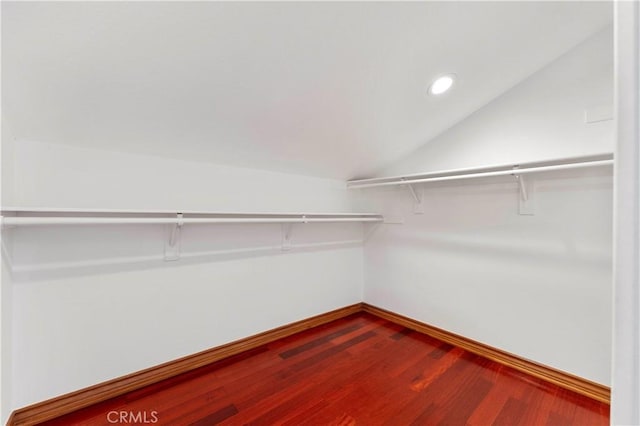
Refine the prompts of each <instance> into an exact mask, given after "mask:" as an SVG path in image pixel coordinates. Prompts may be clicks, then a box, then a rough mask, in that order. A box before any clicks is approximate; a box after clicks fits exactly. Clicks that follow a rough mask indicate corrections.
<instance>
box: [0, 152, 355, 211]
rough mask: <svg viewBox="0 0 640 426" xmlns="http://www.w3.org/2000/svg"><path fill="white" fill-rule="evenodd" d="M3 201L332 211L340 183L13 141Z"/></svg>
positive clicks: (340, 202)
mask: <svg viewBox="0 0 640 426" xmlns="http://www.w3.org/2000/svg"><path fill="white" fill-rule="evenodd" d="M13 157H14V163H13V167H14V172H13V173H14V177H13V184H14V187H13V188H12V189H13V191H11V194H10V195H11V199H5V200H4V201H5V202H4V205H5V206H7V205H17V206H20V207H49V208H52V207H76V208H97V209H118V208H119V209H158V210H162V209H167V210H176V209H182V210H210V211H225V212H226V211H240V212H243V211H258V212H287V211H294V212H295V211H308V212H316V211H317V212H333V211H345V209H349V208H350V205H349V198H348V194H347V191H346V190H345V185H344V182H342V181H338V180H330V179H321V178H313V177H306V176H298V175H289V174H284V173H277V172H270V171H264V170H255V169H244V168H237V167H227V166H219V165H212V164H210V163H205V162H202V163H199V162H189V161H179V160H171V159H168V158H162V157H151V156H144V155H133V154H127V153H121V152H112V151H103V150H95V149H84V148H78V147H73V146H65V145H59V144H49V143H42V142H32V141H22V140H21V141H19V142H16V143H15V146H14V153H13Z"/></svg>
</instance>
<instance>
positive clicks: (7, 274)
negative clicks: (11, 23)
mask: <svg viewBox="0 0 640 426" xmlns="http://www.w3.org/2000/svg"><path fill="white" fill-rule="evenodd" d="M0 126H1V127H2V146H1V147H0V157H1V158H0V165H1V170H0V200H2V201H3V203H4V201H5V200H6V199H9V198H10V197H11V190H12V185H11V182H12V179H13V143H14V136H13V133H12V131H11V129H10V128H9V124H8V123H7V120H6V117H5V116H4V115H3V116H2V122H1V123H0ZM9 244H10V240H9V239H8V238H7V236H6V235H4V232H0V248H1V250H2V254H1V256H2V261H1V263H0V269H1V274H0V277H1V278H0V280H1V281H0V333H1V336H0V422H2V424H4V423H5V422H6V420H7V418H8V417H9V414H10V411H11V376H12V373H11V336H12V332H11V324H12V318H11V317H12V315H11V313H12V309H11V301H12V295H11V293H12V289H13V283H12V277H11V271H10V268H9V265H8V259H7V258H6V256H7V255H8V253H7V252H6V250H5V247H8V246H9Z"/></svg>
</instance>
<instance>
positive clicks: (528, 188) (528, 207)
mask: <svg viewBox="0 0 640 426" xmlns="http://www.w3.org/2000/svg"><path fill="white" fill-rule="evenodd" d="M513 171H514V173H512V176H513V177H514V178H515V179H516V182H518V190H519V197H518V213H519V214H521V215H527V216H531V215H533V214H534V211H535V210H534V207H535V205H534V202H533V195H534V193H533V191H532V189H533V185H532V183H533V182H531V181H527V179H526V178H525V177H524V176H523V175H521V174H518V173H517V171H518V166H514V168H513Z"/></svg>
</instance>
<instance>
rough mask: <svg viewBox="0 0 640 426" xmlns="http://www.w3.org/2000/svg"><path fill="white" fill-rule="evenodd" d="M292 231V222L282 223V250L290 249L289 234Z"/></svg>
mask: <svg viewBox="0 0 640 426" xmlns="http://www.w3.org/2000/svg"><path fill="white" fill-rule="evenodd" d="M292 233H293V223H283V224H282V251H289V250H291V235H292Z"/></svg>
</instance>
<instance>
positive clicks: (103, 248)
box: [3, 141, 363, 408]
mask: <svg viewBox="0 0 640 426" xmlns="http://www.w3.org/2000/svg"><path fill="white" fill-rule="evenodd" d="M14 158H15V164H14V166H15V168H14V172H15V178H14V179H13V183H14V185H15V187H14V190H15V191H14V194H16V198H15V199H14V200H12V201H13V202H12V203H11V204H17V205H20V206H29V207H78V208H79V207H84V208H103V209H118V208H121V209H122V208H124V209H136V208H137V209H170V210H176V211H178V210H222V211H258V212H260V211H272V212H273V211H311V212H320V211H324V212H331V211H349V210H350V204H349V200H348V196H347V192H346V189H345V185H344V183H343V182H338V181H331V180H323V179H315V178H305V177H299V176H294V175H284V174H279V173H271V172H264V171H257V170H248V169H234V168H228V167H218V166H211V165H207V164H204V163H188V162H182V161H172V160H167V159H162V158H153V157H144V156H138V155H128V154H123V153H116V152H106V151H93V150H86V149H78V148H72V147H67V146H62V145H54V144H46V143H34V142H25V141H17V142H16V144H15V153H14ZM169 231H170V229H169V227H165V226H155V225H151V226H137V225H129V226H104V227H90V226H88V227H84V226H83V227H63V226H61V227H41V228H26V227H25V228H15V229H12V230H10V231H8V233H10V234H11V237H12V243H13V244H12V245H11V247H10V249H9V250H10V252H11V257H12V267H13V284H12V290H13V318H12V319H13V339H12V354H13V359H14V364H13V389H12V407H13V408H17V407H21V406H24V405H26V404H29V403H32V402H37V401H40V400H42V399H45V398H49V397H52V396H56V395H59V394H62V393H65V392H69V391H73V390H75V389H78V388H82V387H85V386H89V385H93V384H95V383H97V382H100V381H103V380H107V379H111V378H114V377H117V376H120V375H123V374H127V373H131V372H134V371H137V370H140V369H143V368H147V367H150V366H153V365H156V364H158V363H162V362H165V361H169V360H172V359H175V358H177V357H181V356H184V355H189V354H192V353H194V352H198V351H201V350H204V349H208V348H211V347H214V346H217V345H220V344H223V343H227V342H229V341H232V340H235V339H238V338H243V337H246V336H249V335H252V334H255V333H258V332H261V331H265V330H268V329H271V328H274V327H277V326H281V325H284V324H287V323H290V322H293V321H297V320H300V319H304V318H307V317H310V316H313V315H317V314H320V313H324V312H327V311H330V310H333V309H336V308H339V307H342V306H346V305H349V304H353V303H357V302H359V301H361V300H362V292H363V290H362V285H363V258H362V243H361V240H362V225H360V224H344V223H343V224H308V225H294V228H293V244H294V248H293V249H292V250H291V251H288V252H283V251H282V250H281V238H282V233H281V228H280V225H271V224H263V225H238V224H235V225H187V226H185V228H184V231H183V235H182V252H183V259H181V260H180V261H177V262H164V261H163V260H162V257H163V249H164V244H165V241H166V240H167V238H168V234H169ZM3 284H4V283H3Z"/></svg>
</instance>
